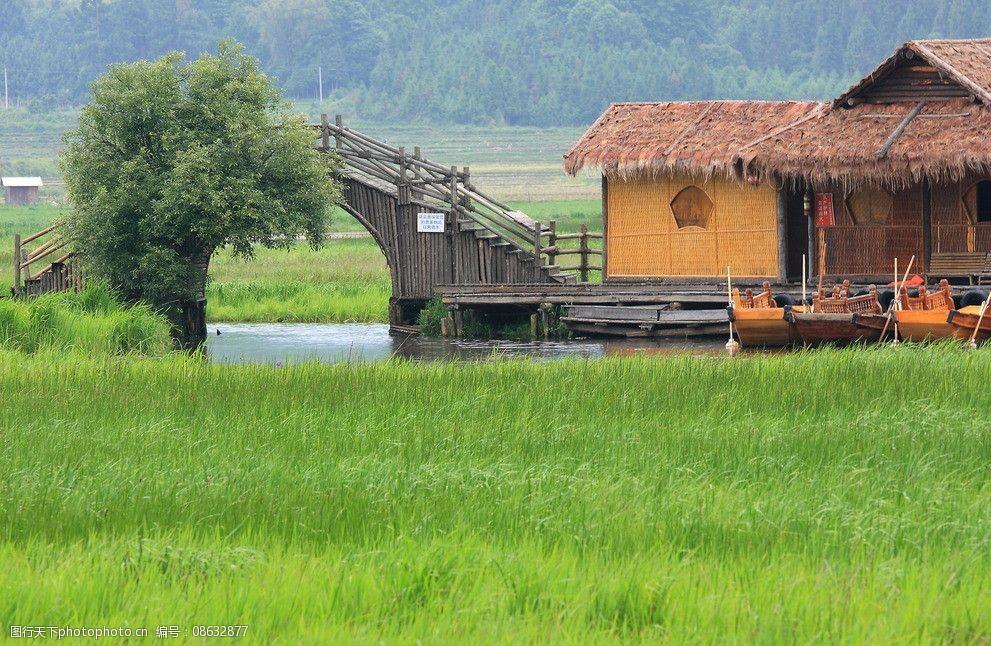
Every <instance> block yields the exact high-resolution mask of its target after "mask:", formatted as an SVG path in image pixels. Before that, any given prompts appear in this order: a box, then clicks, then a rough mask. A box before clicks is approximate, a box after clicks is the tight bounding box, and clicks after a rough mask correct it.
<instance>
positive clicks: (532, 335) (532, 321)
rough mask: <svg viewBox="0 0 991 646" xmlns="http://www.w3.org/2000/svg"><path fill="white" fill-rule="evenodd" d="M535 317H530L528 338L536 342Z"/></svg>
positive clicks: (536, 328) (532, 315) (533, 315)
mask: <svg viewBox="0 0 991 646" xmlns="http://www.w3.org/2000/svg"><path fill="white" fill-rule="evenodd" d="M538 332H539V330H538V326H537V315H536V314H531V315H530V338H531V339H534V340H536V338H537V334H538Z"/></svg>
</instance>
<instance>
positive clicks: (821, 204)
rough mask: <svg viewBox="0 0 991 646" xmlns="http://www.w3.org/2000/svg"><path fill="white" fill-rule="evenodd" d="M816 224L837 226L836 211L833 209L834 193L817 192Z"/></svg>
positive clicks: (818, 225) (819, 225)
mask: <svg viewBox="0 0 991 646" xmlns="http://www.w3.org/2000/svg"><path fill="white" fill-rule="evenodd" d="M815 206H816V210H815V213H816V226H817V227H834V226H836V212H835V211H833V194H832V193H816V205H815Z"/></svg>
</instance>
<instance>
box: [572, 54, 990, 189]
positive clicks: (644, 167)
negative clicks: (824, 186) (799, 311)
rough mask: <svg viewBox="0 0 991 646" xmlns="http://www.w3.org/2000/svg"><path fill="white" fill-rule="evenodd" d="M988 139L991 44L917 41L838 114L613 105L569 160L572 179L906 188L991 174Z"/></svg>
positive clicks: (742, 106) (794, 105) (849, 95)
mask: <svg viewBox="0 0 991 646" xmlns="http://www.w3.org/2000/svg"><path fill="white" fill-rule="evenodd" d="M923 102H924V103H923ZM851 106H852V107H851ZM989 133H991V40H963V41H961V40H954V41H951V40H926V41H910V42H908V43H906V44H905V45H903V46H902V47H900V48H899V49H898V51H897V52H896V53H895V54H894V55H893V56H891V57H890V58H889V59H888V60H886V61H885V62H884V63H882V64H881V65H880V66H879V67H878V68H877V69H875V70H874V71H873V72H871V74H869V75H868V76H867V77H865V78H864V79H863V80H862V81H860V82H858V83H856V84H854V86H853V87H851V88H850V90H848V91H847V92H845V93H844V94H843V95H842V96H840V97H839V98H838V99H837V100H836V101H834V102H833V103H832V104H825V103H813V102H800V101H773V102H765V101H696V102H684V103H617V104H614V105H611V106H610V107H609V108H608V109H607V110H606V112H605V113H604V114H603V115H602V116H601V117H599V119H598V120H597V121H596V122H595V123H594V124H593V125H592V127H591V128H589V129H588V130H587V131H586V132H585V134H584V135H583V136H582V137H581V139H579V140H578V142H577V143H576V144H575V145H574V146H573V147H572V148H571V150H569V151H568V154H567V155H566V156H565V170H566V171H567V172H568V173H571V174H577V173H578V172H579V171H581V170H583V169H596V170H599V171H601V172H602V173H604V174H605V175H607V176H618V177H624V178H629V177H638V176H639V177H642V176H647V177H653V176H658V175H662V174H667V173H672V172H686V173H690V174H696V175H701V176H710V175H713V174H725V175H727V176H731V177H736V178H738V179H743V177H744V176H749V175H754V176H757V177H760V178H764V179H767V178H770V177H772V176H776V177H783V178H807V179H811V180H813V181H816V182H826V181H830V182H834V181H838V182H841V183H845V184H856V183H866V182H869V183H881V184H889V185H893V186H904V185H908V184H911V183H914V182H917V181H919V180H920V179H922V178H923V177H926V178H929V179H931V180H933V181H942V180H951V179H959V178H962V177H964V176H965V175H968V174H971V173H980V174H986V175H991V142H989V140H988V139H989V138H988V134H989Z"/></svg>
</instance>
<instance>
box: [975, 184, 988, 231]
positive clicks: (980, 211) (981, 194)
mask: <svg viewBox="0 0 991 646" xmlns="http://www.w3.org/2000/svg"><path fill="white" fill-rule="evenodd" d="M977 221H978V222H991V182H989V181H988V180H983V181H980V182H978V183H977Z"/></svg>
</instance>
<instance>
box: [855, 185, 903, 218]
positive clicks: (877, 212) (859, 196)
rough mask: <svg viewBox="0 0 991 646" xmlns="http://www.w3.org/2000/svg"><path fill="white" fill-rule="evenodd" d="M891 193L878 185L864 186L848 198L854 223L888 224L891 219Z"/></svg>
mask: <svg viewBox="0 0 991 646" xmlns="http://www.w3.org/2000/svg"><path fill="white" fill-rule="evenodd" d="M892 202H893V200H892V197H891V193H889V192H888V191H886V190H884V189H883V188H878V187H873V186H872V187H868V188H862V189H859V190H857V191H854V192H853V193H852V194H851V195H850V197H848V198H847V201H846V205H847V208H849V209H850V215H851V216H852V217H853V223H854V224H857V225H860V226H870V225H878V224H887V223H888V222H889V221H890V220H891V207H892Z"/></svg>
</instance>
